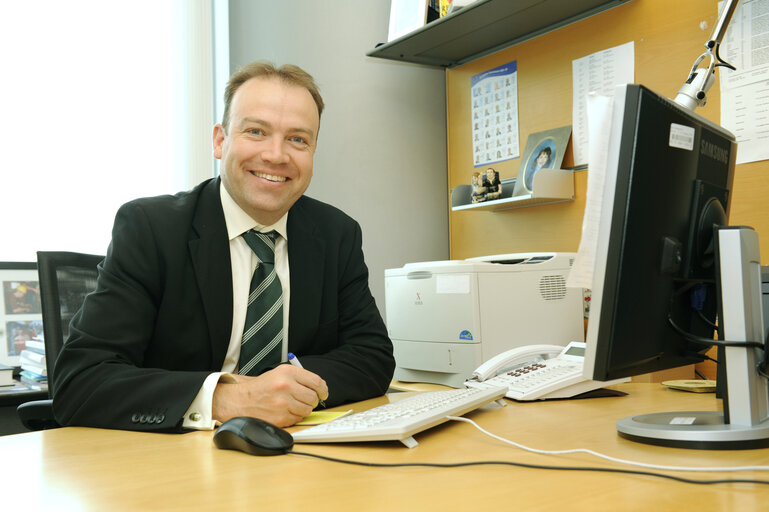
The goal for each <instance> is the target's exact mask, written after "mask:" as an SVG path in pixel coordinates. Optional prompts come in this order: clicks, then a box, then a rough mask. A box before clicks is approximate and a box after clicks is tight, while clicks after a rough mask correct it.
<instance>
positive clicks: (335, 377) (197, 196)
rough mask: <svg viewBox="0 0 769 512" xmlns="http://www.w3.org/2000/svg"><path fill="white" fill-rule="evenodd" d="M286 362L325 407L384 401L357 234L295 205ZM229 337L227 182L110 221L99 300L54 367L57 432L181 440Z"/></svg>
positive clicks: (375, 321)
mask: <svg viewBox="0 0 769 512" xmlns="http://www.w3.org/2000/svg"><path fill="white" fill-rule="evenodd" d="M287 229H288V254H289V267H290V274H291V302H290V311H289V326H288V332H289V335H288V340H289V347H288V348H289V351H290V352H293V353H295V354H297V355H298V356H299V357H300V358H301V360H302V364H303V365H304V367H305V368H306V369H308V370H310V371H312V372H314V373H317V374H318V375H320V376H321V377H322V378H323V379H325V381H326V382H327V384H328V388H329V398H328V400H326V404H327V405H328V406H333V405H335V404H340V403H343V402H348V401H356V400H362V399H365V398H370V397H372V396H378V395H381V394H383V393H384V392H385V391H386V389H387V386H388V384H389V382H390V379H391V378H392V372H393V369H394V366H395V363H394V359H393V355H392V343H391V342H390V340H389V338H388V337H387V332H386V329H385V326H384V323H383V322H382V317H381V315H380V314H379V311H378V309H377V307H376V304H375V303H374V299H373V297H372V296H371V292H370V290H369V287H368V269H367V268H366V265H365V263H364V261H363V252H362V249H361V243H362V241H361V230H360V226H359V225H358V224H357V222H355V221H354V220H353V219H351V218H350V217H348V216H347V215H345V214H344V213H342V212H341V211H340V210H338V209H336V208H333V207H331V206H329V205H326V204H324V203H321V202H320V201H316V200H314V199H310V198H308V197H301V198H300V199H299V200H298V201H297V202H296V203H295V204H294V206H293V207H292V208H291V210H290V213H289V216H288V227H287ZM231 327H232V269H231V265H230V251H229V241H228V237H227V231H226V225H225V220H224V213H223V211H222V206H221V200H220V197H219V179H215V180H209V181H207V182H204V183H202V184H201V185H199V186H198V187H196V188H195V189H193V190H191V191H189V192H184V193H180V194H177V195H174V196H161V197H154V198H145V199H138V200H136V201H132V202H130V203H127V204H125V205H123V206H122V207H121V208H120V210H119V211H118V213H117V215H116V217H115V224H114V228H113V232H112V243H111V244H110V247H109V250H108V252H107V256H106V258H105V260H104V262H103V263H102V264H101V266H100V267H99V278H98V284H97V288H96V290H95V291H94V293H92V294H90V295H89V296H88V297H87V298H86V300H85V303H84V305H83V308H82V309H81V310H80V312H79V313H78V314H77V315H76V316H75V318H74V319H73V321H72V324H71V329H70V331H71V332H70V336H69V339H68V340H67V342H66V343H65V345H64V347H63V348H62V351H61V354H60V355H59V358H58V360H57V362H56V365H55V368H54V372H53V380H54V384H55V386H54V389H55V393H54V397H53V408H54V414H55V417H56V419H57V421H59V423H61V424H63V425H84V426H95V427H106V428H119V429H130V430H153V431H180V430H182V428H181V422H182V420H183V418H182V416H183V415H184V413H185V411H186V410H187V408H188V407H189V406H190V404H191V403H192V400H193V399H194V398H195V396H196V395H197V393H198V391H199V390H200V387H201V385H202V384H203V381H204V380H205V378H206V376H207V375H209V374H210V373H211V372H213V371H220V370H221V368H222V364H223V361H224V357H225V353H226V351H227V346H228V343H229V339H230V331H231Z"/></svg>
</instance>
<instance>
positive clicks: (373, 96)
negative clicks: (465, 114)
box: [229, 0, 449, 315]
mask: <svg viewBox="0 0 769 512" xmlns="http://www.w3.org/2000/svg"><path fill="white" fill-rule="evenodd" d="M229 8H230V17H229V20H230V25H229V38H230V47H229V54H230V69H231V71H234V70H235V69H237V68H238V67H240V66H242V65H244V64H246V63H248V62H251V61H254V60H270V61H273V62H275V63H276V64H286V63H291V64H296V65H298V66H300V67H302V68H303V69H305V70H306V71H307V72H309V73H310V74H311V75H313V76H314V77H315V79H316V81H317V82H318V84H319V86H320V88H321V93H322V95H323V99H324V101H325V103H326V110H325V111H324V113H323V118H322V120H321V129H320V138H319V143H318V150H317V152H316V157H315V174H314V177H313V181H312V184H311V185H310V188H309V190H308V192H307V194H308V195H310V196H312V197H314V198H316V199H320V200H322V201H325V202H328V203H331V204H333V205H334V206H337V207H339V208H341V209H342V210H344V211H345V212H347V213H348V214H349V215H351V216H352V217H354V218H355V219H356V220H357V221H358V222H360V224H361V226H362V229H363V250H364V252H365V255H366V262H367V264H368V267H369V271H370V274H371V277H370V284H371V290H372V293H373V294H374V297H375V298H376V301H377V304H378V305H379V307H380V310H381V311H382V314H383V315H384V270H385V269H386V268H393V267H400V266H402V265H403V264H404V263H407V262H410V261H427V260H442V259H447V258H448V254H449V244H448V208H449V206H448V197H447V192H446V189H447V184H446V180H447V171H446V169H447V168H446V86H445V74H444V71H443V70H442V69H436V68H428V67H423V66H417V65H412V64H402V63H396V62H391V61H385V60H382V59H374V58H371V57H366V52H368V51H370V50H371V49H372V48H374V46H375V45H376V43H379V42H384V41H386V40H387V25H388V19H389V11H390V0H366V1H365V2H361V1H360V0H324V1H318V0H291V1H274V0H230V1H229Z"/></svg>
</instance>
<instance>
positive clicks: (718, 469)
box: [446, 416, 769, 483]
mask: <svg viewBox="0 0 769 512" xmlns="http://www.w3.org/2000/svg"><path fill="white" fill-rule="evenodd" d="M446 417H447V418H448V419H450V420H454V421H463V422H465V423H470V424H471V425H472V426H474V427H475V428H477V429H478V430H479V431H481V432H482V433H483V434H486V435H487V436H489V437H492V438H494V439H496V440H497V441H502V442H503V443H506V444H509V445H512V446H515V447H516V448H520V449H521V450H524V451H527V452H531V453H537V454H540V455H571V454H574V453H585V454H587V455H592V456H594V457H598V458H601V459H604V460H608V461H610V462H616V463H618V464H625V465H628V466H638V467H642V468H645V469H656V470H662V471H692V472H724V473H727V472H743V471H769V466H732V467H702V468H697V467H688V466H664V465H660V464H647V463H645V462H635V461H632V460H624V459H618V458H616V457H612V456H610V455H604V454H602V453H598V452H595V451H593V450H590V449H587V448H574V449H571V450H538V449H536V448H530V447H528V446H524V445H522V444H520V443H516V442H515V441H510V440H509V439H505V438H504V437H500V436H498V435H496V434H492V433H491V432H489V431H488V430H485V429H484V428H483V427H481V426H480V425H478V424H477V423H476V422H474V421H473V420H471V419H468V418H462V417H458V416H446ZM727 481H729V480H727ZM756 482H760V483H769V482H764V481H762V480H758V481H756Z"/></svg>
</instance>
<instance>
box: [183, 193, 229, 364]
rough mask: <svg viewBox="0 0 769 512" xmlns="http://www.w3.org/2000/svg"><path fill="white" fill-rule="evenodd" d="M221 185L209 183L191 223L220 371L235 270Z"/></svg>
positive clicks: (192, 251)
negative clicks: (220, 189)
mask: <svg viewBox="0 0 769 512" xmlns="http://www.w3.org/2000/svg"><path fill="white" fill-rule="evenodd" d="M219 181H220V180H219V179H218V178H217V179H215V180H211V181H209V182H208V183H207V184H206V185H204V186H203V189H202V190H201V192H200V199H199V201H198V207H197V210H196V212H195V216H194V218H193V221H192V227H193V230H194V232H195V233H194V234H193V235H192V236H191V238H190V241H189V244H188V245H189V253H190V258H191V259H192V264H193V267H194V268H195V276H196V278H197V284H198V289H199V290H200V297H201V300H202V301H203V309H204V310H205V314H206V322H207V324H208V334H209V336H210V341H211V353H212V357H213V361H212V364H213V367H214V368H217V369H219V368H221V367H222V364H223V362H224V357H225V355H226V353H227V346H228V345H229V342H230V335H231V333H232V266H231V264H230V246H229V240H228V238H227V225H226V223H225V220H224V212H223V211H222V204H221V200H220V198H219ZM195 235H197V238H195Z"/></svg>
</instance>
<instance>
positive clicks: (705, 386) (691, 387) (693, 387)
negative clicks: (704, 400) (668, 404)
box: [662, 379, 716, 393]
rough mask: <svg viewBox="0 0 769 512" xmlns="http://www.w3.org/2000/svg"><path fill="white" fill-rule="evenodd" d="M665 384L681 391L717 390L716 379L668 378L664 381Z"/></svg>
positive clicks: (705, 391) (703, 391) (701, 391)
mask: <svg viewBox="0 0 769 512" xmlns="http://www.w3.org/2000/svg"><path fill="white" fill-rule="evenodd" d="M662 385H663V386H667V387H669V388H671V389H679V390H681V391H691V392H693V393H714V392H715V391H716V381H714V380H693V379H683V380H666V381H663V382H662Z"/></svg>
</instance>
